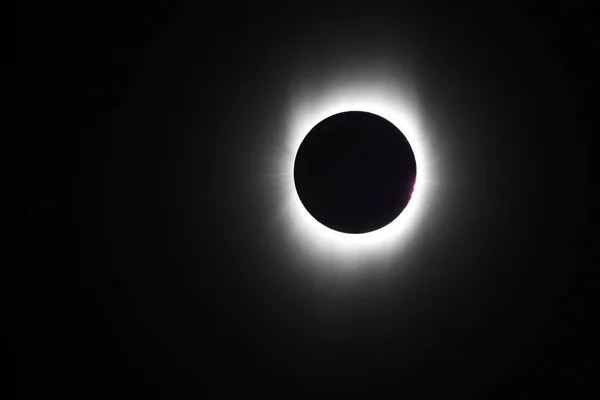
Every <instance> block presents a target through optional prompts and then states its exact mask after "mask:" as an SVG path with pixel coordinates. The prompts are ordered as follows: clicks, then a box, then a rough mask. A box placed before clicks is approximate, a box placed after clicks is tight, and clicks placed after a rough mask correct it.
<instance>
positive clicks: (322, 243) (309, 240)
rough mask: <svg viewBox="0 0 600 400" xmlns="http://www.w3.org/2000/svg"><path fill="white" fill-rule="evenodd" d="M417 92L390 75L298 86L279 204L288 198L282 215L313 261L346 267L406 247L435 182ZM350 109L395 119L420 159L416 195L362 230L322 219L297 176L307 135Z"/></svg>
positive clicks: (280, 165)
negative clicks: (390, 216) (301, 192)
mask: <svg viewBox="0 0 600 400" xmlns="http://www.w3.org/2000/svg"><path fill="white" fill-rule="evenodd" d="M374 76H378V75H374ZM379 76H381V75H379ZM409 87H410V86H409ZM415 97H416V96H415V93H413V92H410V91H407V90H403V85H401V84H400V82H398V81H397V80H394V79H389V76H388V77H387V79H386V78H380V79H376V80H370V81H365V80H364V79H363V80H360V79H358V80H357V79H349V80H348V79H347V80H346V81H345V82H334V83H332V84H330V85H326V87H319V88H318V89H315V90H311V89H306V87H305V88H304V89H303V90H297V91H295V93H294V95H293V96H292V101H291V103H290V110H289V114H288V115H287V128H286V132H285V145H284V149H283V154H281V157H280V158H279V159H278V160H277V165H276V168H277V170H278V171H282V174H281V175H280V177H281V182H280V183H281V184H280V185H279V186H278V190H277V194H276V195H277V197H278V202H279V204H283V210H282V211H283V213H284V215H281V216H280V217H281V218H282V220H283V221H284V222H283V225H284V229H285V233H286V236H287V238H288V240H290V241H291V242H290V243H289V245H290V246H292V247H293V249H294V251H295V252H299V253H301V256H302V257H308V258H309V259H310V260H311V261H312V262H313V263H319V264H324V263H329V264H331V265H332V266H346V267H347V266H352V265H358V264H362V262H363V261H367V262H369V263H370V264H372V263H373V262H374V261H377V260H386V259H387V260H389V259H391V258H393V257H394V255H396V254H397V252H399V251H401V250H403V249H406V247H407V245H408V244H409V243H410V242H411V240H412V238H411V236H413V238H414V236H416V233H418V231H419V230H420V228H421V225H422V222H423V220H424V217H425V215H426V211H427V209H428V208H429V207H430V206H431V205H432V200H431V198H432V196H431V195H432V192H433V186H434V185H433V184H434V182H433V180H432V162H431V159H432V157H431V151H430V150H429V146H428V140H427V139H428V138H427V137H426V135H425V133H424V132H423V130H422V129H421V126H422V124H421V123H420V120H421V118H420V113H419V110H418V103H417V102H416V101H415ZM345 111H363V112H369V113H372V114H376V115H378V116H380V117H383V118H385V119H386V120H388V121H389V122H391V123H392V124H393V125H395V126H396V127H397V128H398V129H400V131H401V132H402V133H403V134H404V135H405V137H406V138H407V140H408V142H409V144H410V146H411V147H412V150H413V153H414V156H415V160H416V165H417V176H416V182H415V185H414V189H413V193H412V197H411V199H410V201H409V203H408V205H407V206H406V207H405V209H404V210H403V211H402V213H400V215H399V216H398V217H397V218H396V219H395V220H393V221H392V222H390V223H389V224H388V225H386V226H384V227H382V228H380V229H378V230H375V231H371V232H367V233H361V234H351V233H343V232H339V231H335V230H333V229H331V228H328V227H326V226H325V225H322V224H321V223H320V222H318V221H317V220H316V219H315V218H314V217H313V216H312V215H311V214H310V213H309V212H308V210H306V208H305V207H304V205H303V204H302V202H301V200H300V198H299V196H298V193H297V191H296V186H295V183H294V178H293V177H294V162H295V159H296V153H297V151H298V149H299V147H300V144H301V143H302V141H303V140H304V137H305V136H306V135H307V134H308V133H309V132H310V130H311V129H312V128H313V127H314V126H315V125H317V124H318V123H319V122H321V121H322V120H324V119H325V118H327V117H329V116H332V115H335V114H338V113H341V112H345ZM280 221H281V219H280Z"/></svg>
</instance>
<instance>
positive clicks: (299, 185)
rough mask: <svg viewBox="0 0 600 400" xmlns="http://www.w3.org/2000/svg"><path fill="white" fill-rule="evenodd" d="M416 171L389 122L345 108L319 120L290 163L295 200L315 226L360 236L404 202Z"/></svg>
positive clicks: (386, 220) (400, 208)
mask: <svg viewBox="0 0 600 400" xmlns="http://www.w3.org/2000/svg"><path fill="white" fill-rule="evenodd" d="M416 175H417V165H416V161H415V156H414V153H413V150H412V148H411V146H410V144H409V142H408V140H407V139H406V137H405V136H404V135H403V133H402V132H401V131H400V130H399V129H398V128H397V127H396V126H394V124H392V123H391V122H389V121H388V120H386V119H385V118H382V117H380V116H378V115H375V114H372V113H368V112H362V111H348V112H342V113H339V114H335V115H332V116H330V117H328V118H326V119H324V120H323V121H321V122H319V123H318V124H317V125H316V126H315V127H314V128H312V129H311V130H310V132H309V133H308V134H307V135H306V137H305V138H304V140H303V141H302V143H301V145H300V147H299V149H298V152H297V154H296V158H295V161H294V183H295V186H296V191H297V193H298V197H299V198H300V201H301V202H302V204H303V205H304V207H305V208H306V210H307V211H308V212H309V213H310V214H311V215H312V216H313V217H314V218H315V219H316V220H317V221H319V222H320V223H321V224H323V225H325V226H327V227H328V228H331V229H333V230H335V231H339V232H343V233H352V234H360V233H367V232H372V231H375V230H378V229H380V228H383V227H384V226H386V225H388V224H389V223H390V222H392V221H393V220H395V219H396V218H397V217H398V216H399V215H400V213H402V211H403V210H404V208H405V207H406V205H407V204H408V202H409V201H410V198H411V195H412V191H413V188H414V185H415V180H416Z"/></svg>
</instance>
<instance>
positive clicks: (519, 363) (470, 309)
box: [10, 1, 597, 398]
mask: <svg viewBox="0 0 600 400" xmlns="http://www.w3.org/2000/svg"><path fill="white" fill-rule="evenodd" d="M194 3H197V2H188V3H176V2H173V3H170V4H166V3H163V4H155V3H152V2H141V1H129V2H127V1H125V2H116V1H115V2H113V1H103V2H92V1H89V2H81V3H79V4H69V5H66V3H62V5H57V4H52V3H51V2H49V3H48V4H45V5H41V4H23V5H21V6H20V9H19V10H18V14H17V22H18V23H17V45H18V46H17V56H18V59H19V61H20V62H23V64H24V66H23V67H22V69H21V72H22V73H23V75H24V79H23V80H22V81H19V83H18V86H17V102H18V103H19V104H20V105H23V106H24V107H25V108H24V109H25V110H26V112H25V113H24V114H22V115H19V124H18V127H19V128H18V130H19V131H21V132H23V135H21V137H22V138H23V141H22V142H23V146H22V149H23V150H24V152H23V154H24V155H23V156H22V157H19V163H18V164H16V167H15V170H17V171H19V172H22V176H23V178H24V179H22V180H21V182H22V185H21V186H20V190H19V194H20V196H21V197H20V200H21V201H20V208H19V210H21V211H24V214H18V215H23V218H22V219H21V224H20V225H19V226H20V230H19V231H18V232H19V234H22V235H23V238H24V239H25V240H24V243H25V246H24V247H23V248H21V247H16V248H14V249H16V250H18V251H19V257H18V260H19V261H18V263H16V265H17V266H18V267H19V271H22V272H23V276H24V278H25V280H24V282H23V285H22V286H21V285H19V290H18V292H19V296H18V297H17V302H16V303H15V305H16V311H17V320H16V324H15V325H14V327H15V328H16V330H14V333H15V334H14V336H13V339H14V340H12V341H11V346H10V347H11V349H12V354H14V356H15V360H16V364H15V366H16V367H15V368H16V372H17V373H16V380H15V383H16V386H17V390H19V391H20V392H23V393H25V392H29V391H37V392H44V393H51V392H57V393H73V394H76V395H78V396H81V397H90V396H91V395H100V396H106V397H119V396H121V395H128V394H140V393H149V394H154V395H158V396H159V397H165V398H172V397H173V396H176V395H177V394H208V393H213V394H215V393H216V394H219V393H223V392H225V391H229V390H240V391H241V393H268V392H271V391H276V392H279V393H280V394H282V395H286V394H288V393H296V392H299V391H301V390H303V389H305V390H306V389H308V390H310V391H311V392H312V393H320V392H319V389H320V388H323V389H324V388H325V387H326V386H330V387H333V388H336V391H335V392H334V393H338V390H339V391H341V390H350V391H355V390H357V389H358V388H366V389H368V390H371V391H378V390H382V389H383V388H384V386H383V385H384V384H386V383H387V384H391V387H392V390H394V391H396V392H401V393H407V394H418V395H421V396H423V397H424V396H426V395H428V394H432V393H436V394H446V393H447V394H454V393H456V391H460V392H461V393H470V394H474V395H477V396H478V397H490V396H495V395H497V396H498V397H499V398H506V397H508V396H510V395H514V394H515V393H519V392H526V393H529V394H530V393H545V394H550V393H551V394H553V395H555V396H560V397H564V398H573V396H574V394H573V392H575V391H579V390H582V389H583V388H584V385H585V384H586V383H591V378H592V376H591V375H592V372H591V365H592V364H593V363H594V361H595V360H597V359H595V358H594V352H593V350H594V346H593V345H592V343H593V342H592V338H593V337H594V336H593V334H592V308H591V294H592V288H593V287H595V286H596V285H595V283H594V281H593V280H591V279H589V278H588V277H587V275H588V274H590V273H591V272H592V268H593V266H594V264H593V263H592V259H591V257H592V255H591V252H592V235H591V222H590V221H589V218H590V209H591V204H592V202H591V200H590V199H589V196H590V193H589V191H590V189H589V180H590V179H591V178H590V176H589V164H588V162H589V161H588V159H589V154H590V150H591V148H592V141H591V140H590V138H589V137H588V135H589V133H590V131H591V127H590V123H591V113H592V106H591V95H592V92H593V85H592V84H591V83H592V81H593V79H592V78H593V75H595V72H594V73H592V71H594V68H593V65H592V59H593V54H592V46H591V43H592V41H593V39H592V24H591V21H592V17H591V16H592V12H591V9H586V8H585V7H580V6H579V5H575V4H571V5H570V6H566V5H556V4H554V5H543V6H542V5H536V6H527V5H519V6H516V5H508V4H507V3H504V4H503V5H502V6H497V5H496V6H495V7H491V6H490V7H487V6H479V7H476V8H473V7H472V6H470V7H459V6H456V5H450V4H433V3H431V4H424V3H423V4H421V3H419V4H420V5H418V6H415V5H413V4H412V3H410V4H409V3H406V4H396V5H395V6H394V7H393V8H390V7H387V6H382V5H378V4H375V3H373V2H366V3H363V4H345V5H343V6H342V5H337V6H333V5H327V6H325V5H322V4H320V5H314V6H309V5H300V4H296V5H294V4H281V5H280V6H278V7H275V6H259V5H256V4H252V3H249V4H248V5H236V4H233V3H232V4H223V5H222V6H221V7H215V6H212V5H200V4H194ZM381 43H385V44H386V46H387V47H386V49H388V51H390V52H391V55H390V56H391V57H399V54H403V55H406V59H408V60H410V63H411V65H412V68H414V70H415V71H418V74H416V75H415V76H416V78H415V81H414V82H412V84H413V85H414V86H415V87H416V88H417V90H418V91H419V93H420V95H421V96H422V98H423V102H424V104H426V107H424V116H425V118H427V119H428V120H429V123H430V125H431V126H435V132H436V133H435V139H436V140H438V141H439V143H440V146H439V149H440V153H439V154H437V156H438V157H440V158H439V159H440V160H441V163H442V164H443V165H444V166H445V167H446V168H447V169H448V170H449V171H451V173H448V174H447V176H449V177H451V178H452V180H451V181H448V182H444V183H443V184H444V185H446V186H447V187H449V188H451V189H448V190H446V191H444V192H443V193H445V194H446V195H447V198H441V199H437V201H438V202H440V203H441V204H442V205H443V207H442V208H440V210H439V211H438V213H437V214H436V218H437V219H439V222H438V223H437V224H438V226H439V230H437V231H428V232H425V233H424V235H423V237H422V238H420V242H419V243H420V244H419V248H418V250H416V251H415V254H416V255H415V256H414V259H413V260H412V261H411V267H410V271H411V274H409V275H406V274H394V273H391V274H389V275H388V276H387V277H386V279H381V277H378V278H373V279H364V280H358V281H354V282H352V283H351V284H350V285H349V286H344V287H343V288H340V287H339V286H338V285H337V284H336V282H335V279H334V278H333V277H329V278H327V279H329V280H328V281H327V282H325V284H321V285H317V284H315V283H314V280H313V279H312V278H311V276H310V274H308V273H306V274H303V273H299V272H298V271H302V268H298V267H299V266H300V267H301V266H302V264H303V263H304V262H305V261H304V260H303V258H302V255H301V254H298V253H294V252H293V251H289V249H287V248H285V247H282V246H280V245H279V244H280V243H279V242H278V238H277V237H276V236H269V233H268V232H269V231H268V229H267V225H268V222H270V221H271V219H272V217H271V213H272V206H273V205H272V204H271V203H270V201H272V200H273V198H272V197H270V196H269V195H268V190H269V189H268V187H264V186H261V185H260V180H259V179H257V177H258V176H259V175H260V174H261V173H262V172H263V171H264V169H261V168H263V167H261V166H259V165H262V164H260V162H261V161H260V160H261V159H262V158H261V157H268V155H264V153H263V151H264V149H265V148H268V146H267V145H266V143H269V142H270V141H271V140H272V139H273V137H272V135H277V134H278V133H277V132H278V128H279V127H280V126H282V123H283V122H282V121H284V117H283V106H282V104H283V99H284V98H285V95H286V91H285V87H286V83H287V81H288V79H289V76H288V72H289V71H291V70H294V71H297V70H300V71H304V73H305V74H307V75H311V76H312V75H314V76H316V78H315V79H318V74H319V71H320V70H322V69H328V70H331V69H332V68H335V60H336V58H337V57H338V56H339V55H340V54H346V53H350V52H356V54H358V55H359V56H360V55H364V54H369V52H368V51H369V49H372V48H379V46H380V44H381ZM394 52H396V53H395V54H394ZM400 58H401V57H400ZM332 65H333V66H332ZM266 127H268V129H267V128H266ZM274 173H276V171H275V172H274ZM265 243H266V244H265ZM403 262H405V260H402V258H401V257H400V258H399V259H398V260H397V264H398V268H399V269H401V264H402V263H403ZM317 267H318V266H317ZM365 276H367V277H368V274H366V275H365ZM10 332H13V330H11V331H10Z"/></svg>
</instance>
